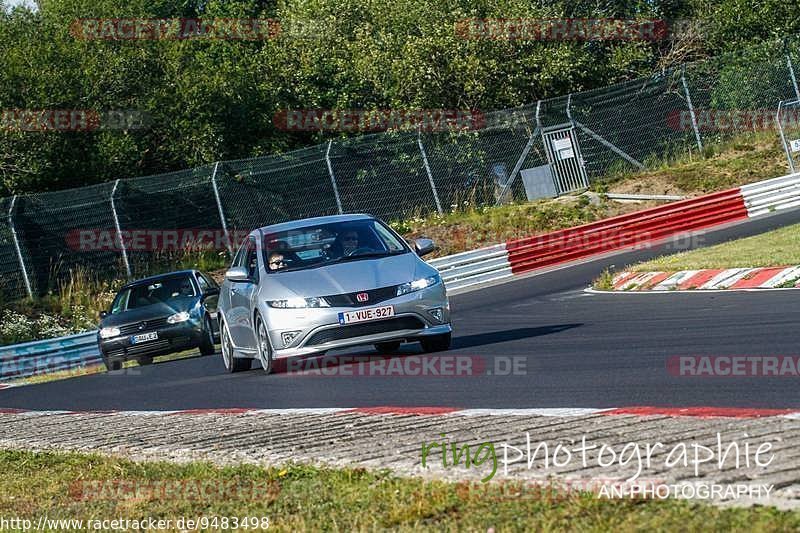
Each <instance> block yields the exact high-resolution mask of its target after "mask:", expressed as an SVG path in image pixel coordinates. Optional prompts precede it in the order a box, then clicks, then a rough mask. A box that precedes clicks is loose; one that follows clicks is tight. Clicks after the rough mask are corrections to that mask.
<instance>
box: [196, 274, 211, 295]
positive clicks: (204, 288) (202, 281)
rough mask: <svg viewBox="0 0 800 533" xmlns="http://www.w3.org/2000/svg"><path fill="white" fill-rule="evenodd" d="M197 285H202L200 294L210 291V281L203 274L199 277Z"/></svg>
mask: <svg viewBox="0 0 800 533" xmlns="http://www.w3.org/2000/svg"><path fill="white" fill-rule="evenodd" d="M197 284H198V285H200V292H201V293H203V292H206V291H207V290H208V287H209V285H208V281H206V279H205V278H204V277H203V275H202V274H198V275H197Z"/></svg>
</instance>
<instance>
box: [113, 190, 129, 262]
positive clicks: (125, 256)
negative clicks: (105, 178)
mask: <svg viewBox="0 0 800 533" xmlns="http://www.w3.org/2000/svg"><path fill="white" fill-rule="evenodd" d="M118 186H119V180H117V181H115V182H114V188H113V189H111V214H112V215H113V216H114V228H116V230H117V244H118V245H119V249H120V250H122V262H123V263H125V272H126V273H127V274H128V277H129V278H130V277H131V264H130V263H129V262H128V251H127V250H126V249H125V241H124V240H123V239H122V230H121V229H120V227H119V218H118V217H117V206H116V205H115V204H114V195H115V194H116V193H117V187H118Z"/></svg>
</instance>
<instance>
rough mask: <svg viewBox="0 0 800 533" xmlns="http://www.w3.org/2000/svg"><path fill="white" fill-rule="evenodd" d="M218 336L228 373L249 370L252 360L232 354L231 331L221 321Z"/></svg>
mask: <svg viewBox="0 0 800 533" xmlns="http://www.w3.org/2000/svg"><path fill="white" fill-rule="evenodd" d="M220 337H221V340H222V362H223V364H224V365H225V370H227V371H228V373H231V374H232V373H234V372H241V371H243V370H250V367H251V366H252V364H253V362H252V361H251V360H250V359H237V358H236V357H234V356H233V341H232V340H231V332H230V331H228V324H226V323H225V322H222V325H221V327H220Z"/></svg>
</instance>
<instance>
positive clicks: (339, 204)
mask: <svg viewBox="0 0 800 533" xmlns="http://www.w3.org/2000/svg"><path fill="white" fill-rule="evenodd" d="M331 144H333V141H332V140H331V141H328V149H327V150H326V151H325V163H327V165H328V175H330V177H331V185H333V195H334V196H335V197H336V207H337V208H338V209H339V214H340V215H341V214H342V213H344V211H343V210H342V199H341V197H340V196H339V186H338V185H336V175H335V174H334V173H333V165H331Z"/></svg>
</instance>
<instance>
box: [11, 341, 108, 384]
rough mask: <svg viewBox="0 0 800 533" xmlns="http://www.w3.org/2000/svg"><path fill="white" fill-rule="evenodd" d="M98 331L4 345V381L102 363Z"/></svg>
mask: <svg viewBox="0 0 800 533" xmlns="http://www.w3.org/2000/svg"><path fill="white" fill-rule="evenodd" d="M101 362H102V359H101V358H100V351H99V350H98V347H97V331H87V332H85V333H78V334H77V335H69V336H67V337H60V338H57V339H47V340H43V341H34V342H26V343H24V344H14V345H11V346H4V347H2V348H0V381H4V380H9V379H18V378H25V377H30V376H35V375H37V374H46V373H50V372H58V371H59V370H69V369H72V368H78V367H84V366H89V365H95V364H100V363H101Z"/></svg>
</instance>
